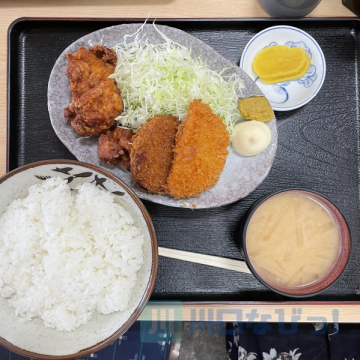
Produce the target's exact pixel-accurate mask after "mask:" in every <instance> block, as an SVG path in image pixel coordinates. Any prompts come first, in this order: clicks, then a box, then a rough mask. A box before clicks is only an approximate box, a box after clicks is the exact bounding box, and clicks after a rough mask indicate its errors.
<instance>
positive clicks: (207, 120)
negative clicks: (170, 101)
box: [167, 100, 230, 199]
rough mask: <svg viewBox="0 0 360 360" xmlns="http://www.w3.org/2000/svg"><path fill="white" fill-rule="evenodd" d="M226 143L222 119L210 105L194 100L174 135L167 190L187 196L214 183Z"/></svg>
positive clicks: (219, 170) (225, 153)
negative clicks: (174, 143)
mask: <svg viewBox="0 0 360 360" xmlns="http://www.w3.org/2000/svg"><path fill="white" fill-rule="evenodd" d="M229 143H230V134H229V132H228V131H227V129H226V126H225V124H224V123H223V121H222V119H221V118H220V117H219V116H217V115H215V114H214V113H213V112H212V110H211V108H210V106H209V105H207V104H203V103H202V101H201V100H193V101H192V102H191V103H190V104H189V110H188V112H187V115H186V118H185V121H184V122H183V124H182V125H181V126H180V127H179V131H178V134H177V136H176V145H175V148H174V160H173V163H172V166H171V169H170V173H169V176H168V179H167V193H168V194H170V195H171V196H173V197H175V198H176V199H179V198H188V197H191V196H200V192H202V191H205V190H208V189H210V188H211V187H213V186H214V185H215V184H216V183H217V181H218V180H219V177H220V174H221V172H222V171H223V169H224V166H225V161H226V157H227V155H228V154H229V152H228V150H227V147H228V146H229Z"/></svg>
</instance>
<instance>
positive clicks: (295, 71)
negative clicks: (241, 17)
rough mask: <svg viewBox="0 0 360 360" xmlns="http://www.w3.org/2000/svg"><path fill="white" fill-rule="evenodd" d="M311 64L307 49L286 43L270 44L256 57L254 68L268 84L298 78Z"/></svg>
mask: <svg viewBox="0 0 360 360" xmlns="http://www.w3.org/2000/svg"><path fill="white" fill-rule="evenodd" d="M309 66H310V59H309V57H308V56H307V54H306V52H305V50H303V49H300V48H289V47H287V46H284V45H275V46H269V47H267V48H265V49H263V50H261V51H260V52H259V53H258V54H257V55H256V57H255V60H254V62H253V69H254V72H255V73H256V75H258V76H259V77H260V79H261V80H262V81H263V82H265V83H267V84H277V83H280V82H285V81H290V80H296V79H299V78H301V77H303V76H304V75H305V74H306V72H307V70H308V69H309Z"/></svg>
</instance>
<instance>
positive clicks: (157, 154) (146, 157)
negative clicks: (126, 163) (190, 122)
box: [130, 115, 180, 193]
mask: <svg viewBox="0 0 360 360" xmlns="http://www.w3.org/2000/svg"><path fill="white" fill-rule="evenodd" d="M179 124H180V122H179V119H178V118H177V117H174V116H167V115H156V116H155V117H154V118H152V119H149V120H148V121H147V123H146V124H144V125H142V127H141V128H140V129H139V130H138V131H137V132H136V134H135V136H134V138H133V145H132V149H131V154H130V169H131V176H132V178H133V180H134V181H135V182H136V183H137V184H138V185H140V186H141V187H143V188H145V189H146V190H148V191H149V192H151V193H162V192H164V190H165V185H166V179H167V176H168V174H169V170H170V166H171V162H172V158H173V148H174V144H175V136H176V133H177V130H178V126H179Z"/></svg>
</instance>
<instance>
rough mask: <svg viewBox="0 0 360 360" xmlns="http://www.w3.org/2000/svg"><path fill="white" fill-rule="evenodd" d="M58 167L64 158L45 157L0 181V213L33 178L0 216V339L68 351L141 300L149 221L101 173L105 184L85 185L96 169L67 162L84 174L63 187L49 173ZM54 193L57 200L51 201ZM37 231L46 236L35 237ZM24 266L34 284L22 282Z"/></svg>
mask: <svg viewBox="0 0 360 360" xmlns="http://www.w3.org/2000/svg"><path fill="white" fill-rule="evenodd" d="M65 166H69V164H65V165H64V164H63V163H59V164H57V163H56V161H54V163H52V164H45V165H40V166H36V167H31V168H28V169H26V170H24V171H21V172H18V173H15V174H13V175H12V176H11V177H9V178H8V179H6V180H5V181H3V182H2V183H0V194H1V199H0V217H1V216H2V215H3V214H4V212H5V211H6V209H7V207H8V205H9V204H10V203H12V201H13V200H14V199H24V198H25V197H27V195H28V192H29V188H30V187H31V186H32V185H34V184H37V185H36V186H35V187H32V188H30V195H29V198H30V197H32V199H31V200H32V201H31V202H29V200H30V199H27V200H16V201H14V202H13V203H12V204H11V206H10V207H9V210H8V212H7V216H5V217H2V218H1V220H0V231H1V230H4V229H5V231H2V233H1V234H0V246H1V248H0V259H1V261H4V259H5V261H8V262H9V264H11V266H10V267H9V266H5V262H3V263H2V264H0V281H1V279H2V280H4V279H5V280H6V281H2V283H1V282H0V295H1V296H0V318H1V319H2V321H1V322H0V337H1V338H3V339H5V340H6V341H7V342H9V343H10V344H12V345H14V346H16V347H18V348H20V349H22V350H25V351H28V352H33V353H37V354H43V355H50V356H64V355H72V354H76V353H77V352H79V351H81V350H84V349H86V348H89V347H92V346H95V345H96V344H99V343H101V342H103V341H104V340H106V339H107V338H109V337H110V336H111V335H113V334H114V333H115V332H116V331H117V330H119V329H120V328H121V327H122V326H123V325H124V324H125V323H126V322H127V320H128V319H129V318H130V316H131V315H132V314H133V313H134V311H135V310H136V309H137V308H138V307H140V308H141V307H142V306H143V305H144V303H145V301H146V300H144V297H147V298H148V296H146V295H149V294H148V293H149V285H150V280H151V270H152V267H153V248H152V240H151V235H150V231H149V226H148V224H147V222H146V219H145V217H144V215H143V213H142V211H141V209H140V208H139V206H138V205H137V203H136V202H135V201H134V199H133V198H132V197H131V196H130V195H129V194H128V193H127V191H126V189H124V188H122V187H121V186H120V185H119V184H118V183H117V182H115V181H113V180H112V179H111V178H106V183H105V184H106V189H107V190H108V191H106V190H104V189H102V188H101V190H100V187H99V186H97V187H95V186H94V185H90V184H89V183H91V180H93V179H94V176H95V175H97V176H98V177H101V178H104V177H105V175H104V174H103V173H102V172H96V171H94V170H93V169H89V168H87V167H86V166H82V165H81V163H78V162H73V163H72V162H70V166H71V168H72V170H71V174H80V173H84V172H89V170H91V173H92V176H91V177H89V178H82V177H79V178H74V179H73V180H72V181H71V184H69V185H70V187H71V189H75V188H78V190H75V191H70V190H69V188H68V185H67V182H66V181H64V180H60V179H58V180H56V177H58V176H60V177H61V178H62V179H66V178H68V177H69V176H68V175H66V174H61V173H58V172H57V173H56V172H54V169H55V168H64V167H65ZM49 176H51V177H52V178H51V179H49V180H40V178H45V177H49ZM93 182H94V181H93ZM81 184H84V185H81ZM55 185H56V187H55ZM80 185H81V186H80ZM113 191H121V192H123V193H125V194H124V196H117V195H113V194H111V192H113ZM71 193H77V194H76V195H71ZM51 194H52V195H53V196H52V195H51ZM56 197H57V198H58V199H61V201H60V202H59V200H57V202H56V206H54V201H55V200H54V199H55V198H56ZM114 199H115V203H114ZM27 202H28V203H27ZM30 203H31V204H30ZM120 205H121V206H120ZM27 206H28V207H27ZM59 219H61V220H59ZM25 228H26V231H24V229H25ZM39 231H40V232H47V237H45V236H43V238H42V240H41V239H37V238H36V236H35V235H34V234H36V233H37V232H39ZM89 234H91V236H92V237H90V238H89ZM42 235H44V234H43V233H42ZM120 236H121V238H122V241H121V242H119V241H118V239H119V237H120ZM45 238H48V239H49V238H52V240H53V241H47V242H44V239H45ZM4 239H6V240H4ZM55 239H60V241H54V240H55ZM4 241H5V242H4ZM94 243H95V245H94ZM109 244H110V247H111V248H112V249H109ZM11 247H13V250H11ZM44 249H45V250H44ZM84 249H86V252H87V255H86V256H85V255H84ZM44 251H45V253H46V255H47V256H44V253H42V252H44ZM29 254H31V256H29ZM31 259H35V260H31ZM39 259H40V260H42V262H43V263H42V265H41V266H40V265H39V264H38V262H39ZM32 262H33V263H32ZM9 264H8V265H9ZM5 268H7V270H8V273H6V272H5V273H4V269H5ZM9 269H11V270H10V272H9ZM30 270H31V271H32V274H31V276H32V277H31V281H33V282H34V283H36V284H37V285H36V286H31V285H30V281H29V274H28V273H29V272H30ZM34 273H35V275H34ZM10 278H11V281H9V279H10ZM50 280H51V281H50ZM74 283H77V284H78V286H74ZM35 289H37V290H39V289H40V290H41V291H40V292H39V291H38V292H35ZM150 291H151V290H150ZM85 292H86V296H84V294H85ZM15 293H16V294H15ZM4 296H5V297H6V298H5V297H4ZM16 314H18V316H16ZM30 319H32V320H31V321H29V320H30ZM19 320H20V321H19ZM59 330H61V331H59Z"/></svg>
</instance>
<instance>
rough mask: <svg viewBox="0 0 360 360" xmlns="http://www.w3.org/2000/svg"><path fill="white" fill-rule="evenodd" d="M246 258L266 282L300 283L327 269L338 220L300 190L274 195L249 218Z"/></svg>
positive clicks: (334, 253) (335, 247)
mask: <svg viewBox="0 0 360 360" xmlns="http://www.w3.org/2000/svg"><path fill="white" fill-rule="evenodd" d="M246 249H247V253H248V256H249V260H250V262H251V264H252V265H253V267H254V268H255V270H256V272H257V273H258V275H259V276H260V277H261V278H263V279H264V280H265V281H266V282H269V283H273V284H276V285H279V286H282V287H298V286H302V285H307V284H310V283H313V282H315V281H317V280H318V279H320V278H322V277H323V276H325V275H327V274H328V273H329V271H330V270H331V268H332V267H333V265H334V264H335V262H336V260H337V258H338V256H339V252H340V236H339V229H338V227H337V224H336V222H335V220H334V218H333V217H332V215H331V214H330V213H329V212H328V210H327V209H326V208H325V207H324V206H323V205H321V204H320V203H318V202H317V201H316V200H314V199H312V198H311V197H310V196H308V195H306V194H304V193H302V192H300V191H289V192H283V193H280V194H277V195H274V196H273V197H271V198H270V199H268V200H266V201H265V202H264V203H262V204H261V205H260V206H259V207H258V208H257V210H256V211H255V213H254V214H253V216H252V217H251V219H250V222H249V225H248V228H247V233H246Z"/></svg>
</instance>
